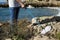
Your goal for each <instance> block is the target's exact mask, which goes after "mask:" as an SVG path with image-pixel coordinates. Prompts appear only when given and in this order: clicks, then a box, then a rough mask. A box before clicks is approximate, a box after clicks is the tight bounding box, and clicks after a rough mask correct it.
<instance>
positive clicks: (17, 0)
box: [8, 0, 24, 25]
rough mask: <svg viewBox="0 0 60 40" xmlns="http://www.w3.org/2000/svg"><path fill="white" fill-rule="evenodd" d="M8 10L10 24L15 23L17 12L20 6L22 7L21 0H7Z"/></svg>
mask: <svg viewBox="0 0 60 40" xmlns="http://www.w3.org/2000/svg"><path fill="white" fill-rule="evenodd" d="M8 4H9V10H10V24H11V25H13V24H14V23H16V24H17V19H18V13H19V8H20V6H21V7H22V8H23V7H24V4H23V3H22V2H21V0H8Z"/></svg>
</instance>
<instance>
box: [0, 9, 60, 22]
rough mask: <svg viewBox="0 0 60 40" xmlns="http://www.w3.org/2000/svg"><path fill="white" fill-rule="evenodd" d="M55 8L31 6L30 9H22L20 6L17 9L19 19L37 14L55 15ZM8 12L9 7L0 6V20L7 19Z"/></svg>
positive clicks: (56, 12)
mask: <svg viewBox="0 0 60 40" xmlns="http://www.w3.org/2000/svg"><path fill="white" fill-rule="evenodd" d="M58 12H59V11H58V10H57V9H49V8H32V9H24V8H21V9H20V11H19V17H18V18H19V19H23V18H28V19H31V18H33V17H38V16H56V15H57V14H58ZM9 17H10V12H9V8H0V21H7V20H9Z"/></svg>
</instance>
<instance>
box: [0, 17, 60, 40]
mask: <svg viewBox="0 0 60 40" xmlns="http://www.w3.org/2000/svg"><path fill="white" fill-rule="evenodd" d="M38 18H39V21H40V24H39V25H38V24H37V25H32V22H30V21H28V20H27V19H23V20H19V21H18V26H17V28H18V31H16V32H15V33H17V34H16V35H17V36H18V37H17V36H16V35H14V36H13V39H15V40H18V39H19V40H60V17H54V16H45V17H38ZM47 25H50V26H52V29H51V31H49V32H48V33H47V34H45V35H44V36H42V37H41V35H40V31H41V30H42V28H45V27H46V26H47ZM9 27H10V25H9V23H0V28H1V29H0V30H2V31H3V32H1V33H0V34H1V37H3V38H4V39H7V38H10V35H7V34H8V33H9ZM41 27H42V28H41ZM3 33H4V34H3ZM15 33H14V34H15ZM10 39H11V38H10Z"/></svg>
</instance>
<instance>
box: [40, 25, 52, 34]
mask: <svg viewBox="0 0 60 40" xmlns="http://www.w3.org/2000/svg"><path fill="white" fill-rule="evenodd" d="M51 29H52V28H51V26H46V27H45V29H43V30H42V31H41V34H43V35H44V34H46V33H47V32H49V31H50V30H51Z"/></svg>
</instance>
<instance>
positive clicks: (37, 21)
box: [32, 17, 40, 24]
mask: <svg viewBox="0 0 60 40" xmlns="http://www.w3.org/2000/svg"><path fill="white" fill-rule="evenodd" d="M39 23H40V21H39V18H38V17H35V18H33V19H32V24H39Z"/></svg>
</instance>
